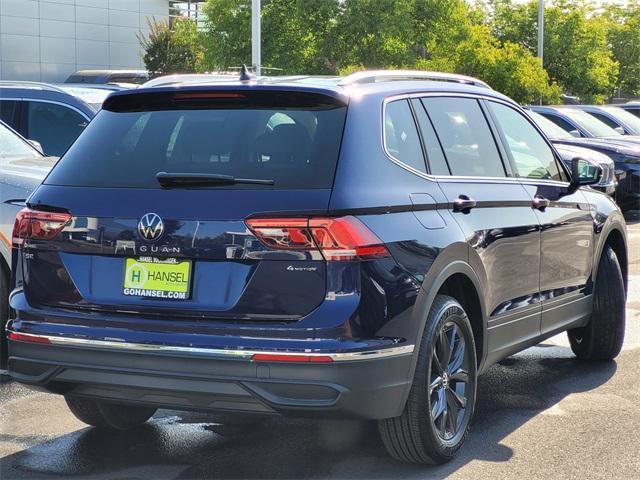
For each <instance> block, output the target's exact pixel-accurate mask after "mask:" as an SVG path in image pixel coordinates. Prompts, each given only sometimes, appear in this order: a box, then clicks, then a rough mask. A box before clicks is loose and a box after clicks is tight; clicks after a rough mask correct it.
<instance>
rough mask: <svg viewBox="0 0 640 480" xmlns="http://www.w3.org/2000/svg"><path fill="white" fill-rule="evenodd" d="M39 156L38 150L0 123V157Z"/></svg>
mask: <svg viewBox="0 0 640 480" xmlns="http://www.w3.org/2000/svg"><path fill="white" fill-rule="evenodd" d="M29 157H31V158H40V157H42V155H40V153H38V151H37V150H36V149H35V148H33V147H32V146H31V145H29V144H28V143H27V142H25V141H24V140H22V138H20V137H19V136H18V135H16V134H15V133H14V132H12V131H11V130H9V129H8V128H7V127H6V126H4V125H3V124H2V123H0V158H3V159H4V158H29Z"/></svg>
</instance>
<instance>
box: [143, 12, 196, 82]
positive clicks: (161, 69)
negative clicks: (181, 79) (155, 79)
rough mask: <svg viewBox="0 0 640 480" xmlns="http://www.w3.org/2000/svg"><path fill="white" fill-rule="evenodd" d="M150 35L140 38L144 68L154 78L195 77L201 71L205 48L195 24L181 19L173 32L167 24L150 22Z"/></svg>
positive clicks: (176, 23)
mask: <svg viewBox="0 0 640 480" xmlns="http://www.w3.org/2000/svg"><path fill="white" fill-rule="evenodd" d="M148 24H149V33H148V35H146V36H145V35H142V34H140V35H138V40H139V41H140V44H141V45H142V48H143V50H144V55H143V57H142V58H143V60H144V64H145V66H146V67H147V70H149V73H150V74H151V75H152V76H159V75H166V74H169V73H192V72H195V71H198V70H200V65H201V63H202V58H203V50H204V49H203V47H202V44H201V41H200V39H199V34H198V29H197V26H196V24H195V22H193V21H191V20H189V19H186V18H184V19H182V18H180V19H177V20H176V21H175V22H174V23H173V28H170V27H169V23H168V22H166V21H157V20H155V19H150V20H148Z"/></svg>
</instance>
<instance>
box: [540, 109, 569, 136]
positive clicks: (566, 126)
mask: <svg viewBox="0 0 640 480" xmlns="http://www.w3.org/2000/svg"><path fill="white" fill-rule="evenodd" d="M538 113H539V114H540V115H542V116H543V117H545V118H548V119H549V120H551V121H552V122H553V123H555V124H556V125H558V126H559V127H560V128H561V129H563V130H566V131H567V132H570V131H572V130H575V129H576V127H574V126H573V125H571V124H570V123H569V122H567V121H566V120H563V119H562V118H560V117H558V116H557V115H553V114H549V113H542V112H538Z"/></svg>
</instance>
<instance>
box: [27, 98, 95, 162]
mask: <svg viewBox="0 0 640 480" xmlns="http://www.w3.org/2000/svg"><path fill="white" fill-rule="evenodd" d="M27 103H28V108H27V111H28V117H27V136H28V138H29V139H30V140H37V141H38V142H40V145H42V148H43V149H44V152H45V153H46V154H47V155H52V156H55V157H59V156H60V155H62V154H63V153H64V152H65V151H66V150H67V148H69V146H70V145H71V144H72V143H73V142H74V141H75V139H76V138H78V135H80V133H82V131H83V130H84V128H85V127H86V126H87V123H88V121H87V120H86V119H85V118H84V117H83V116H82V115H80V114H79V113H78V112H76V111H75V110H72V109H71V108H69V107H65V106H63V105H57V104H55V103H47V102H38V101H29V102H27Z"/></svg>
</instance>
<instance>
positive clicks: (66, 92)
mask: <svg viewBox="0 0 640 480" xmlns="http://www.w3.org/2000/svg"><path fill="white" fill-rule="evenodd" d="M0 92H1V93H0V98H5V99H9V98H17V99H19V98H24V97H29V98H32V99H36V100H43V101H45V100H49V101H55V102H59V103H63V104H66V105H69V106H71V107H74V108H76V109H79V110H81V111H82V112H83V114H84V115H89V116H93V115H95V110H94V109H93V108H92V107H91V106H90V105H89V103H87V102H86V101H85V100H84V99H83V96H82V95H78V94H76V93H74V89H73V88H68V87H67V86H64V87H62V86H57V85H53V84H50V83H44V82H28V81H17V80H2V81H0ZM109 93H110V92H109Z"/></svg>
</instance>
